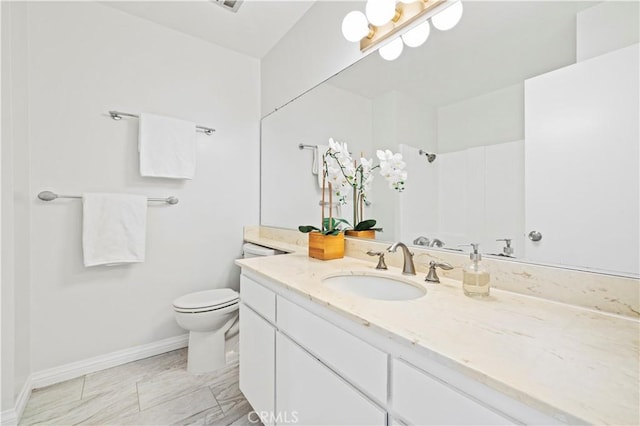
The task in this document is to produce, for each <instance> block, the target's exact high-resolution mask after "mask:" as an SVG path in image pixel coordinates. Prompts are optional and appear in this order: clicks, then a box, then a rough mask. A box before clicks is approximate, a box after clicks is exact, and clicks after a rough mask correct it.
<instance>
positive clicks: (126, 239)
mask: <svg viewBox="0 0 640 426" xmlns="http://www.w3.org/2000/svg"><path fill="white" fill-rule="evenodd" d="M82 200H83V202H82V207H83V210H82V249H83V252H84V266H96V265H112V264H117V263H135V262H144V253H145V236H146V228H147V197H145V196H142V195H132V194H95V193H94V194H84V195H83V196H82Z"/></svg>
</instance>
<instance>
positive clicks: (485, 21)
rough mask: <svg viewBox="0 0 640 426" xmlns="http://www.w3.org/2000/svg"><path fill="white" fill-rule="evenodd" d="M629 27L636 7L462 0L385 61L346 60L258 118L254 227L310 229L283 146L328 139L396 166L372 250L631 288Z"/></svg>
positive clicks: (635, 185) (299, 173)
mask: <svg viewBox="0 0 640 426" xmlns="http://www.w3.org/2000/svg"><path fill="white" fill-rule="evenodd" d="M637 16H638V3H637V2H604V3H600V2H537V1H532V2H467V3H465V13H464V16H463V18H462V20H461V21H460V23H459V24H458V26H457V27H455V28H454V29H453V30H451V31H447V32H446V33H444V32H438V31H435V30H432V31H431V36H430V38H429V40H428V41H427V42H426V43H425V44H424V45H422V46H421V47H419V48H415V49H409V48H407V49H405V51H404V52H403V55H402V56H401V57H400V58H399V59H398V60H396V61H394V62H387V61H384V60H382V59H381V58H380V57H379V55H370V56H368V57H366V58H364V59H362V60H360V61H359V62H358V63H356V64H354V65H352V66H351V67H349V68H347V69H346V70H344V71H342V72H341V73H339V74H338V75H336V76H335V77H333V78H331V79H330V80H328V81H326V82H324V83H323V84H321V85H319V86H317V87H315V88H314V89H313V90H311V91H309V92H307V93H306V94H305V95H304V96H301V97H300V98H298V99H296V100H295V101H294V102H291V103H290V104H288V105H286V106H285V107H283V108H281V109H279V110H278V111H276V112H274V113H272V114H270V115H268V116H267V117H265V118H264V119H263V120H262V159H261V166H262V193H261V224H262V225H264V226H277V227H285V228H296V227H297V226H298V225H301V224H312V223H319V221H320V207H319V201H320V199H321V191H320V187H319V185H318V177H317V176H316V175H313V174H312V165H313V155H314V152H313V149H303V150H300V149H299V148H298V145H299V144H300V143H303V144H307V145H311V146H315V145H326V143H327V141H328V139H329V137H333V138H335V139H337V140H340V141H343V142H347V143H348V145H349V149H350V151H351V152H352V153H354V156H358V155H359V154H360V153H363V154H364V155H365V156H366V157H367V158H371V157H375V151H376V150H377V149H391V150H392V151H399V152H401V153H402V154H403V157H404V160H405V162H406V163H407V171H408V175H409V177H408V180H407V183H406V190H405V192H403V193H401V194H397V193H395V192H394V191H389V190H388V188H387V184H386V182H385V181H384V179H382V178H381V177H380V176H376V179H375V181H374V189H373V193H372V196H371V197H370V198H371V205H369V206H368V207H366V208H365V214H364V218H374V219H376V220H377V221H378V225H379V226H381V227H383V228H384V232H383V233H380V234H378V235H377V238H378V239H382V240H386V241H398V240H402V241H404V242H406V243H412V242H413V243H414V244H416V245H423V246H425V245H426V246H430V247H436V248H438V247H440V248H439V249H441V250H459V248H458V245H460V244H468V243H470V242H478V243H480V250H481V251H482V252H483V253H485V254H494V255H496V256H499V257H498V258H503V257H508V258H513V259H518V260H523V261H529V262H534V263H542V264H552V265H562V266H568V267H577V268H580V269H585V270H596V271H603V272H607V273H614V274H621V275H631V276H637V275H638V273H639V269H640V265H639V262H640V260H639V259H640V252H639V250H640V249H639V246H640V242H639V240H638V238H639V237H638V236H639V234H640V229H639V222H640V220H639V218H640V215H639V204H640V200H639V192H640V188H639V180H640V179H639V175H638V173H639V172H638V169H639V164H638V157H639V152H638V145H639V142H638V141H639V134H638V116H639V114H640V112H639V110H638V108H639V107H638V104H639V103H640V102H639V94H638V92H639V91H638V78H637V76H638V73H639V69H638V50H639V49H638V44H637V43H638V33H639V29H638V18H637ZM350 212H351V207H350V206H341V207H336V208H335V209H334V212H333V214H334V215H335V216H338V217H344V218H346V219H349V216H350Z"/></svg>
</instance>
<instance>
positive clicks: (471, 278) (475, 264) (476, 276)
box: [462, 243, 490, 297]
mask: <svg viewBox="0 0 640 426" xmlns="http://www.w3.org/2000/svg"><path fill="white" fill-rule="evenodd" d="M466 245H470V246H471V247H472V248H473V250H472V251H471V254H470V255H469V258H470V259H471V263H470V264H469V265H468V266H466V267H465V268H464V269H463V270H462V290H463V291H464V294H465V295H466V296H470V297H485V296H488V295H489V280H490V275H489V271H487V270H486V269H484V267H483V265H482V263H481V260H482V256H481V255H480V253H479V252H478V247H480V244H478V243H471V244H466Z"/></svg>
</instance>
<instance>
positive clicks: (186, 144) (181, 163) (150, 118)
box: [138, 113, 196, 179]
mask: <svg viewBox="0 0 640 426" xmlns="http://www.w3.org/2000/svg"><path fill="white" fill-rule="evenodd" d="M138 148H139V150H140V175H142V176H150V177H165V178H173V179H193V177H194V175H195V171H196V125H195V123H191V122H188V121H184V120H178V119H176V118H171V117H163V116H160V115H154V114H149V113H142V114H140V130H139V136H138Z"/></svg>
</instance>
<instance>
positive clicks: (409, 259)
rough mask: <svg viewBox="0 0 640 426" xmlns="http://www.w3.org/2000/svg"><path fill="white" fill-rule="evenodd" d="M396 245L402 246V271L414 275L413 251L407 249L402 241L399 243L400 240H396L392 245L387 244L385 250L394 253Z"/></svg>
mask: <svg viewBox="0 0 640 426" xmlns="http://www.w3.org/2000/svg"><path fill="white" fill-rule="evenodd" d="M398 247H400V248H402V254H403V255H404V266H403V268H402V273H403V274H405V275H415V274H416V267H415V266H414V265H413V253H411V252H410V251H409V249H408V248H407V246H406V245H405V244H404V243H401V242H400V241H398V242H397V243H393V245H391V246H389V248H388V249H387V251H388V252H389V253H395V252H396V249H397V248H398Z"/></svg>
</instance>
